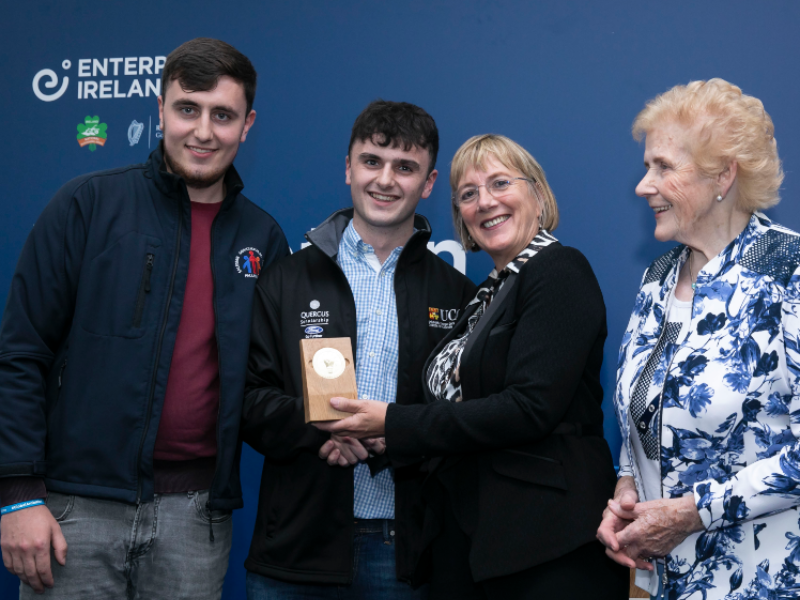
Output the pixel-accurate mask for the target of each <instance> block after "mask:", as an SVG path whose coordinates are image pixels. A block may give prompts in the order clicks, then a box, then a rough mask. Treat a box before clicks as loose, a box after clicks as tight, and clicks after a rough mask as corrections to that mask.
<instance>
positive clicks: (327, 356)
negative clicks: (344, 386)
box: [311, 348, 345, 379]
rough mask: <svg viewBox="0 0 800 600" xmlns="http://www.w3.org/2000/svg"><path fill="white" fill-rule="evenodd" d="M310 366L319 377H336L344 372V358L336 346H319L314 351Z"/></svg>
mask: <svg viewBox="0 0 800 600" xmlns="http://www.w3.org/2000/svg"><path fill="white" fill-rule="evenodd" d="M311 366H313V367H314V371H316V373H317V375H319V376H320V377H324V378H325V379H336V378H337V377H339V376H340V375H341V374H342V373H344V367H345V360H344V356H342V353H341V352H339V351H338V350H336V348H320V349H319V350H317V351H316V352H315V353H314V358H313V359H311Z"/></svg>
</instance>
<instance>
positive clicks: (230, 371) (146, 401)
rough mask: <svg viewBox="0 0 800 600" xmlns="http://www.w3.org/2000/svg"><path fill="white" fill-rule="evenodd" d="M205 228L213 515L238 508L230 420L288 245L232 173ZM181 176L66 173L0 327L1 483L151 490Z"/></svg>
mask: <svg viewBox="0 0 800 600" xmlns="http://www.w3.org/2000/svg"><path fill="white" fill-rule="evenodd" d="M225 182H226V186H227V197H226V198H225V200H224V201H223V203H222V206H221V208H220V211H219V214H218V215H217V217H216V219H215V221H214V224H213V226H212V230H211V247H212V257H211V266H212V274H213V278H214V310H215V317H216V330H217V344H218V348H219V364H220V372H219V376H220V404H219V419H218V423H217V452H218V454H217V467H216V473H215V476H214V481H213V484H212V487H211V490H210V496H209V497H210V500H209V508H210V509H234V508H238V507H240V506H241V505H242V498H241V485H240V482H239V453H240V449H241V446H240V445H239V441H238V435H239V422H240V416H241V407H242V397H243V394H244V371H245V365H246V362H247V347H248V344H247V341H248V339H249V332H250V311H251V302H252V297H253V296H252V294H253V289H254V288H255V284H256V279H255V277H247V276H246V275H247V273H245V272H240V271H241V270H242V269H241V264H242V261H241V254H242V252H245V251H246V250H247V251H248V252H246V254H248V255H249V251H250V250H253V251H255V252H257V253H260V254H261V259H262V264H265V265H266V264H269V263H271V262H272V261H274V260H275V259H277V258H281V257H283V256H286V255H287V254H288V252H289V248H288V245H287V243H286V238H285V237H284V235H283V232H281V230H280V228H279V227H278V225H277V224H276V223H275V221H274V220H273V219H272V217H270V216H269V215H268V214H267V213H265V212H264V211H263V210H261V209H260V208H259V207H257V206H256V205H255V204H253V203H252V202H250V201H249V200H248V199H247V198H245V197H244V196H243V195H242V194H241V193H240V192H241V190H242V188H243V185H242V181H241V179H240V178H239V176H238V175H237V173H236V170H235V169H234V168H233V167H231V168H230V169H229V170H228V173H227V174H226V179H225ZM190 236H191V205H190V201H189V196H188V194H187V191H186V185H185V184H184V182H183V179H181V178H179V177H177V176H174V175H171V174H169V173H167V172H166V171H165V170H164V168H163V158H162V154H161V148H160V147H159V149H157V150H155V151H154V152H153V153H152V154H151V155H150V158H149V160H148V161H147V162H146V163H144V164H139V165H132V166H129V167H125V168H122V169H114V170H110V171H102V172H98V173H92V174H89V175H85V176H83V177H79V178H77V179H74V180H72V181H70V182H69V183H67V184H66V185H65V186H64V187H62V188H61V190H59V191H58V193H57V194H56V195H55V197H54V198H53V200H52V201H51V202H50V203H49V204H48V205H47V207H46V208H45V209H44V212H42V214H41V216H40V217H39V219H38V220H37V221H36V224H35V226H34V228H33V230H32V231H31V233H30V235H29V236H28V240H27V241H26V243H25V246H24V247H23V249H22V254H21V255H20V258H19V263H18V264H17V269H16V272H15V273H14V278H13V280H12V282H11V289H10V291H9V294H8V302H7V304H6V309H5V312H4V313H3V321H2V329H0V432H2V433H0V477H11V476H26V475H27V476H41V477H44V480H45V484H46V486H47V488H48V489H50V490H53V491H57V492H61V493H65V494H79V495H83V496H95V497H98V498H109V499H113V500H119V501H123V502H130V503H134V502H137V501H139V500H141V501H144V502H148V501H152V498H153V447H154V445H155V439H156V433H157V432H158V423H159V419H160V416H161V408H162V405H163V401H164V393H165V390H166V385H167V377H168V375H169V368H170V363H171V360H172V350H173V346H174V344H175V336H176V333H177V331H178V323H179V321H180V317H181V309H182V306H183V295H184V289H185V287H186V277H187V273H188V268H189V246H190Z"/></svg>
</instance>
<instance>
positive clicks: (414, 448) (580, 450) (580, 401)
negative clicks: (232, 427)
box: [386, 243, 616, 581]
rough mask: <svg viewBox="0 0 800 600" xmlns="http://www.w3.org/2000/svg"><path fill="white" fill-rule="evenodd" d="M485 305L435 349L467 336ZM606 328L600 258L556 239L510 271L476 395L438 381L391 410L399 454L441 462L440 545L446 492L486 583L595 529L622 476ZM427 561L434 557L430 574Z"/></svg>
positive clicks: (473, 350) (432, 520)
mask: <svg viewBox="0 0 800 600" xmlns="http://www.w3.org/2000/svg"><path fill="white" fill-rule="evenodd" d="M477 306H478V305H477V304H474V305H472V306H470V307H468V308H467V310H465V311H464V314H463V315H462V316H461V319H460V321H459V322H458V323H457V324H456V326H455V327H454V328H453V330H452V331H450V333H449V334H448V336H447V337H446V338H445V339H444V340H442V342H441V343H440V344H439V346H438V347H437V348H436V349H435V350H434V351H433V354H432V356H431V358H433V356H435V355H436V354H438V352H439V351H440V350H441V348H442V347H443V346H444V344H446V343H447V342H449V341H450V340H451V339H452V338H453V337H455V336H456V335H457V334H459V333H461V332H463V330H464V328H465V326H466V321H467V319H468V318H469V316H470V315H471V314H472V313H473V312H474V310H475V309H476V308H477ZM605 338H606V317H605V306H604V304H603V297H602V294H601V292H600V287H599V285H598V284H597V280H596V279H595V276H594V273H593V272H592V269H591V267H590V266H589V263H588V262H587V261H586V259H585V258H584V257H583V255H582V254H581V253H580V252H578V251H577V250H575V249H573V248H567V247H564V246H562V245H561V244H559V243H553V244H551V245H550V246H548V247H546V248H544V249H542V250H541V251H540V252H539V253H538V254H536V255H535V256H534V257H533V258H531V259H530V260H529V261H528V262H527V263H525V265H524V266H522V268H521V269H520V272H519V274H513V273H512V274H511V275H510V276H509V277H508V279H507V280H506V282H505V284H504V285H503V287H502V288H501V289H500V291H499V292H498V294H497V296H496V297H495V298H494V300H493V301H492V303H491V304H490V306H489V308H488V310H487V311H486V313H485V314H484V315H483V317H482V318H481V319H480V321H479V322H478V325H477V326H476V327H475V329H474V330H473V332H472V334H471V335H470V338H469V340H468V342H467V345H466V347H465V348H464V352H463V354H462V358H461V369H460V373H461V382H462V392H463V398H464V401H463V402H459V403H454V402H446V401H437V400H435V399H434V398H433V397H432V396H431V394H430V391H429V390H428V388H427V386H425V394H426V400H427V402H428V404H425V405H419V406H411V407H406V406H389V408H388V411H387V415H386V451H387V454H388V456H389V457H390V458H391V459H392V461H393V462H395V463H396V464H404V463H405V462H413V461H415V460H419V459H420V458H422V457H428V458H430V459H431V460H430V461H429V463H428V468H429V470H431V471H434V475H432V476H431V477H429V479H428V480H427V481H426V486H425V494H426V499H427V500H429V504H430V506H431V507H432V508H431V509H430V510H429V512H428V515H426V523H425V538H426V542H427V541H430V539H432V538H433V536H435V535H436V533H437V531H438V524H437V518H436V510H437V508H438V509H441V503H442V502H445V500H444V498H445V495H444V494H443V493H442V491H443V489H444V490H446V492H447V497H449V498H451V499H452V501H448V502H449V505H448V506H449V507H450V508H452V510H453V511H454V514H455V516H456V518H457V520H458V521H459V523H460V525H461V527H462V528H463V529H464V530H465V532H467V533H468V535H469V537H470V539H471V549H470V566H471V569H472V574H473V577H474V578H475V580H476V581H482V580H485V579H489V578H492V577H498V576H502V575H508V574H511V573H516V572H518V571H522V570H524V569H527V568H530V567H532V566H535V565H538V564H541V563H544V562H546V561H548V560H551V559H553V558H556V557H558V556H562V555H564V554H566V553H567V552H569V551H571V550H574V549H576V548H578V547H579V546H581V545H583V544H585V543H587V542H590V541H592V540H594V539H595V533H596V531H597V527H598V526H599V524H600V519H601V513H602V512H603V509H604V507H605V505H606V501H607V499H608V498H610V497H611V496H612V495H613V491H614V486H615V483H616V477H615V473H614V466H613V460H612V458H611V452H610V451H609V448H608V444H607V443H606V441H605V440H604V439H603V437H602V423H603V412H602V410H601V408H600V403H601V401H602V398H603V389H602V387H601V385H600V366H601V363H602V360H603V343H604V341H605ZM429 364H430V360H429V361H428V363H426V365H425V367H424V370H423V372H427V369H428V365H429ZM441 457H445V458H441ZM440 484H441V485H440ZM426 568H427V565H426V564H425V563H424V561H423V563H422V564H421V566H420V569H419V570H418V572H417V577H418V578H419V579H421V580H423V579H424V578H425V577H426Z"/></svg>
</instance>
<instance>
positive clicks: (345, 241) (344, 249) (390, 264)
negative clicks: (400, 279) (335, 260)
mask: <svg viewBox="0 0 800 600" xmlns="http://www.w3.org/2000/svg"><path fill="white" fill-rule="evenodd" d="M414 231H415V232H416V231H417V230H416V229H414ZM402 251H403V246H398V247H397V248H395V249H394V250H392V253H391V254H390V255H389V256H388V257H387V258H386V260H385V261H384V262H383V265H381V268H382V269H383V270H391V269H394V268H395V266H396V265H397V259H398V258H400V253H401V252H402ZM369 255H372V256H374V255H375V249H374V248H373V247H372V246H371V245H370V244H367V243H366V242H365V241H364V240H362V239H361V236H360V235H359V234H358V232H357V231H356V228H355V227H353V220H352V219H351V220H350V222H349V223H348V224H347V227H346V228H345V230H344V233H343V234H342V241H341V242H340V244H339V257H340V260H348V261H349V260H356V261H361V262H367V263H370V262H371V259H370V258H369V257H368V256H369Z"/></svg>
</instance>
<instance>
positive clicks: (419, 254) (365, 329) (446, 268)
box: [242, 100, 475, 600]
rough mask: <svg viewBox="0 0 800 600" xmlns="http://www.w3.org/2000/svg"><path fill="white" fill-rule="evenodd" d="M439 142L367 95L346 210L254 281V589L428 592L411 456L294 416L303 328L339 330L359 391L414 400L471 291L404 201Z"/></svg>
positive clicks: (297, 593) (275, 593)
mask: <svg viewBox="0 0 800 600" xmlns="http://www.w3.org/2000/svg"><path fill="white" fill-rule="evenodd" d="M438 147H439V134H438V131H437V128H436V124H435V122H434V121H433V119H432V118H431V117H430V115H428V114H427V113H426V112H425V111H424V110H422V109H421V108H419V107H417V106H414V105H412V104H407V103H403V102H385V101H380V100H379V101H376V102H373V103H372V104H370V105H369V106H368V107H367V108H366V109H365V110H364V111H363V112H362V113H361V115H359V117H358V119H357V120H356V122H355V125H354V126H353V132H352V136H351V139H350V147H349V150H348V155H347V158H346V169H345V181H346V183H347V184H348V185H349V186H350V191H351V196H352V199H353V208H349V209H345V210H340V211H338V212H336V213H334V214H333V215H331V216H330V217H329V218H328V219H327V220H326V221H325V222H323V223H322V224H321V225H320V226H319V227H317V228H316V229H314V230H312V231H310V232H308V233H307V234H306V238H307V239H308V241H309V242H310V246H309V247H307V248H305V249H303V250H301V251H300V252H297V253H296V254H294V255H292V256H291V257H289V258H287V259H284V260H282V261H279V262H278V263H276V264H275V265H273V266H272V267H270V269H269V270H268V271H265V273H264V274H263V276H262V277H261V278H260V279H259V281H258V284H257V286H256V295H255V298H254V300H253V325H252V339H251V346H250V358H249V362H248V368H247V385H246V396H245V408H244V414H243V424H242V432H243V436H244V439H245V441H247V442H248V443H249V444H250V445H251V446H253V448H255V449H256V450H258V451H259V452H261V453H263V454H264V457H265V460H264V470H263V474H262V478H261V490H260V497H259V506H258V516H257V517H256V526H255V532H254V534H253V541H252V544H251V546H250V554H249V557H248V558H247V561H246V562H245V567H246V568H247V569H248V571H249V572H248V575H247V593H248V598H249V599H250V600H262V599H267V598H277V597H280V598H286V599H298V600H299V599H300V598H307V597H314V598H339V597H348V598H381V599H382V600H394V599H405V598H408V599H411V598H420V597H424V592H423V593H421V592H420V591H414V590H413V589H412V588H411V586H410V585H409V584H408V581H410V579H411V574H412V572H413V570H414V566H415V564H416V562H417V560H418V555H417V549H416V547H415V543H414V541H415V539H417V537H418V536H417V531H418V528H419V527H420V526H421V523H420V519H421V516H422V510H421V507H420V503H421V495H420V484H421V474H420V473H419V472H418V467H417V466H416V465H415V466H410V467H405V468H403V469H396V470H395V469H392V468H390V467H389V465H388V460H386V459H385V457H384V456H381V455H380V451H381V444H382V442H381V441H380V440H375V441H373V442H371V443H370V442H367V445H368V448H365V447H364V446H362V444H361V443H360V442H358V441H357V440H349V439H340V438H336V437H335V436H334V437H331V436H330V434H328V433H325V432H322V431H320V430H318V429H317V428H315V427H314V426H313V425H311V424H306V423H305V421H304V412H303V398H302V394H303V391H302V390H303V386H302V380H301V365H300V355H299V340H301V339H305V338H312V337H315V338H335V337H349V338H350V339H351V340H352V343H353V356H354V357H355V362H356V383H357V386H358V393H359V396H360V397H363V398H370V399H374V400H381V401H383V402H399V403H403V404H407V403H415V402H420V401H421V399H422V365H423V363H424V362H425V359H426V358H427V357H428V354H430V352H431V350H432V349H433V348H434V346H435V345H436V344H437V343H438V342H439V340H441V339H442V338H443V337H444V336H445V335H446V333H447V331H448V328H449V327H452V326H453V324H454V323H455V319H456V318H457V316H458V312H459V309H460V308H461V307H462V306H464V305H465V304H466V303H467V301H469V300H470V299H471V298H472V296H473V295H474V293H475V286H474V285H473V284H472V282H470V281H469V279H467V278H466V277H465V276H464V275H462V274H461V273H459V272H458V271H456V270H455V269H454V268H453V267H451V266H450V265H449V264H447V263H446V262H445V261H444V260H442V259H440V258H439V257H437V256H436V255H435V254H433V253H432V252H431V251H430V250H428V248H427V243H428V240H429V239H430V235H431V231H430V225H429V224H428V221H427V220H426V219H425V218H424V217H422V216H420V215H416V214H415V212H414V211H415V209H416V207H417V204H418V203H419V201H420V199H421V198H427V197H428V196H429V195H430V193H431V190H432V189H433V184H434V182H435V181H436V176H437V171H436V169H435V165H436V155H437V152H438ZM370 450H372V451H373V452H372V454H374V456H370V455H369V453H368V451H370ZM329 463H330V465H334V466H329ZM353 465H354V466H353ZM320 584H322V585H320ZM341 594H344V595H341Z"/></svg>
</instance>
